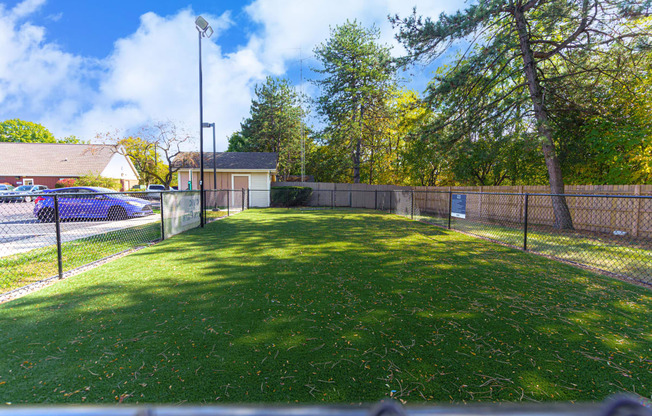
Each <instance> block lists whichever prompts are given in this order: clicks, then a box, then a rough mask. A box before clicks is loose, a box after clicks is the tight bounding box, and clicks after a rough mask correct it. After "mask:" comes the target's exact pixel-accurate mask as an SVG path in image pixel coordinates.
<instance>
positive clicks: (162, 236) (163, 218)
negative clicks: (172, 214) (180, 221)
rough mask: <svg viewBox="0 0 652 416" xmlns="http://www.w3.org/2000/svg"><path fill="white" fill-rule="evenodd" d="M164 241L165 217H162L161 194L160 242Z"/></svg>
mask: <svg viewBox="0 0 652 416" xmlns="http://www.w3.org/2000/svg"><path fill="white" fill-rule="evenodd" d="M163 240H165V216H164V215H163V192H161V241H163Z"/></svg>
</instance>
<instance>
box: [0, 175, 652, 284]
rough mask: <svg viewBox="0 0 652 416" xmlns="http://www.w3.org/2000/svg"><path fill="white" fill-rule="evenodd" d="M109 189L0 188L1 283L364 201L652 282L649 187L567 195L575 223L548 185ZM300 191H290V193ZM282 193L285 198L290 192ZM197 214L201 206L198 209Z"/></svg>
mask: <svg viewBox="0 0 652 416" xmlns="http://www.w3.org/2000/svg"><path fill="white" fill-rule="evenodd" d="M288 192H292V190H288V189H281V188H272V190H271V191H270V190H262V189H261V190H256V189H238V190H230V189H221V190H207V191H204V204H205V205H204V206H205V209H204V211H203V212H201V210H200V193H199V191H181V192H178V191H177V192H136V193H134V192H131V193H121V192H109V191H108V190H105V191H102V190H98V189H96V190H94V191H89V190H88V189H86V190H83V189H78V190H74V191H71V190H53V191H49V192H44V193H41V194H34V195H33V196H32V197H31V198H30V199H31V200H30V201H26V200H24V199H20V198H16V197H15V196H2V195H0V293H6V292H9V291H12V290H14V289H17V288H20V287H23V286H25V285H27V284H30V283H33V282H39V281H43V280H47V279H52V278H61V277H63V276H64V274H66V273H69V272H71V271H73V270H75V269H77V268H79V267H82V266H86V265H88V264H91V263H93V262H96V261H99V260H102V259H105V258H107V257H111V256H114V255H116V254H119V253H122V252H125V251H128V250H131V249H134V248H138V247H142V246H145V245H148V244H151V243H153V242H156V241H159V240H161V239H164V238H167V237H170V236H172V235H175V234H177V233H179V232H183V231H185V230H188V229H191V228H195V227H199V226H201V225H202V224H201V221H203V222H204V223H208V222H211V221H214V220H217V219H219V218H222V217H225V216H228V215H232V214H235V213H238V212H241V211H244V210H246V209H249V208H262V207H269V206H271V207H285V206H302V207H304V209H305V208H309V209H338V208H352V209H368V210H375V211H382V212H385V213H393V214H397V215H402V216H405V217H409V218H412V219H414V220H419V221H422V222H427V223H430V224H434V225H437V226H440V227H445V228H450V229H453V230H458V231H462V232H465V233H468V234H472V235H476V236H479V237H482V238H486V239H489V240H492V241H496V242H499V243H503V244H507V245H510V246H512V247H515V248H519V249H522V250H527V251H532V252H536V253H540V254H543V255H546V256H550V257H554V258H557V259H560V260H563V261H567V262H571V263H575V264H579V265H583V266H588V267H591V268H594V269H598V270H602V271H605V272H609V273H613V274H616V275H620V276H624V277H627V278H631V279H634V280H638V281H640V282H643V283H647V284H652V197H647V196H615V195H565V196H564V197H565V199H566V202H567V205H568V207H569V209H570V213H571V217H572V220H573V225H574V228H573V229H565V230H564V229H559V228H556V227H555V226H554V219H555V216H554V212H553V210H552V198H553V197H554V196H553V195H550V194H516V193H481V192H445V191H439V192H437V191H428V192H426V191H413V190H336V189H331V190H312V191H310V192H308V193H305V194H302V195H295V194H293V195H292V196H291V197H290V196H289V195H284V194H285V193H288ZM297 198H298V199H297ZM288 201H290V202H288ZM202 214H203V216H202Z"/></svg>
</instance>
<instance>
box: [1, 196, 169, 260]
mask: <svg viewBox="0 0 652 416" xmlns="http://www.w3.org/2000/svg"><path fill="white" fill-rule="evenodd" d="M33 210H34V203H29V202H24V203H10V204H2V205H0V257H6V256H11V255H13V254H18V253H24V252H27V251H30V250H34V249H36V248H40V247H46V246H50V245H54V244H56V243H57V237H56V230H55V224H54V223H40V222H38V220H37V219H36V218H34V213H33ZM160 218H161V217H160V216H159V215H156V214H155V215H150V216H147V217H142V218H132V219H127V220H122V221H71V222H62V223H61V242H62V243H65V242H68V241H74V240H77V239H80V238H86V237H90V236H93V235H98V234H104V233H108V232H111V231H118V230H123V229H127V228H132V227H137V226H139V225H143V224H150V223H154V222H157V221H159V220H160Z"/></svg>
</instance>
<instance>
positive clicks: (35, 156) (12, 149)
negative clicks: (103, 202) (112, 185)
mask: <svg viewBox="0 0 652 416" xmlns="http://www.w3.org/2000/svg"><path fill="white" fill-rule="evenodd" d="M115 154H116V146H112V145H101V144H67V143H5V142H2V143H0V176H61V177H65V176H71V177H76V176H84V175H88V174H95V175H98V174H100V173H101V172H102V171H103V170H104V168H106V166H107V165H108V163H109V161H110V160H111V158H112V157H113V156H114V155H115Z"/></svg>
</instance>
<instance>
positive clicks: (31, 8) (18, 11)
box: [11, 0, 46, 19]
mask: <svg viewBox="0 0 652 416" xmlns="http://www.w3.org/2000/svg"><path fill="white" fill-rule="evenodd" d="M45 1H46V0H25V1H23V2H21V3H18V4H17V5H16V6H15V7H14V8H13V9H12V10H11V16H12V17H13V18H15V19H20V18H22V17H26V16H29V15H30V14H32V13H34V12H35V11H37V10H38V9H40V8H41V6H43V5H44V4H45Z"/></svg>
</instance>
